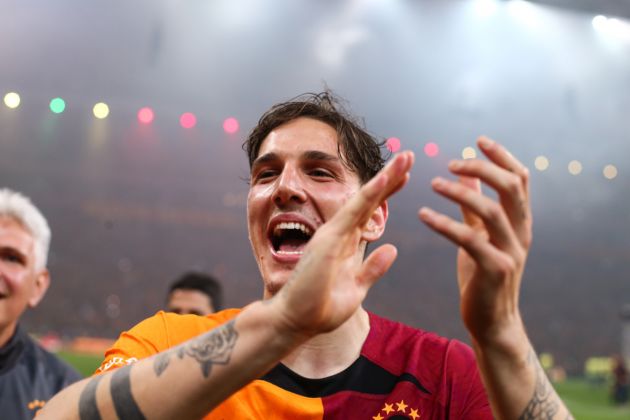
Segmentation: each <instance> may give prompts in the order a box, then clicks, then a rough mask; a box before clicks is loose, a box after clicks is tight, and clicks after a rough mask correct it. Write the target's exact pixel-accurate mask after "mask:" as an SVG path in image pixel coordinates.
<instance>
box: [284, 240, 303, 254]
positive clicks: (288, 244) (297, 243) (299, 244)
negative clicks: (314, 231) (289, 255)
mask: <svg viewBox="0 0 630 420" xmlns="http://www.w3.org/2000/svg"><path fill="white" fill-rule="evenodd" d="M304 245H306V242H304V241H302V240H300V239H285V240H284V241H282V243H281V244H280V247H279V248H278V250H279V251H283V252H296V251H301V250H302V249H304Z"/></svg>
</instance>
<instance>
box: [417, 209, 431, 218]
mask: <svg viewBox="0 0 630 420" xmlns="http://www.w3.org/2000/svg"><path fill="white" fill-rule="evenodd" d="M418 215H419V216H420V219H422V220H424V221H429V220H431V218H432V217H433V211H431V209H430V208H428V207H422V208H421V209H420V211H419V212H418Z"/></svg>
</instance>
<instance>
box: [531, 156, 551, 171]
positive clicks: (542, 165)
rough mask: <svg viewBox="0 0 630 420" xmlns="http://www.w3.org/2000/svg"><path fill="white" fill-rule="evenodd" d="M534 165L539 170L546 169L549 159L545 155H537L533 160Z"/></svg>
mask: <svg viewBox="0 0 630 420" xmlns="http://www.w3.org/2000/svg"><path fill="white" fill-rule="evenodd" d="M534 167H535V168H536V169H538V170H539V171H545V170H547V168H548V167H549V159H547V158H546V157H545V156H538V157H537V158H536V159H535V160H534Z"/></svg>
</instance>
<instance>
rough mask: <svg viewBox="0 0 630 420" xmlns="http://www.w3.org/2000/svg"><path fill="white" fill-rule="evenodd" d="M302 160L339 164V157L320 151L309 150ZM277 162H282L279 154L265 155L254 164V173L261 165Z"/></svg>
mask: <svg viewBox="0 0 630 420" xmlns="http://www.w3.org/2000/svg"><path fill="white" fill-rule="evenodd" d="M300 158H301V159H303V160H307V161H323V162H339V157H338V156H334V155H330V154H328V153H325V152H322V151H319V150H307V151H306V152H304V153H302V155H301V156H300ZM277 160H280V155H278V154H277V153H275V152H269V153H265V154H264V155H262V156H260V157H259V158H257V159H256V160H255V161H254V162H253V163H252V171H253V170H254V169H256V167H258V166H260V165H263V164H265V163H269V162H274V161H277Z"/></svg>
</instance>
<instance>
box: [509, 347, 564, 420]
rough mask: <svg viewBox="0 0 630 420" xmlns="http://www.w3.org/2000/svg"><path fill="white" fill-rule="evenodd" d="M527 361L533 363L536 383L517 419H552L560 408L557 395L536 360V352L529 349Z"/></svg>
mask: <svg viewBox="0 0 630 420" xmlns="http://www.w3.org/2000/svg"><path fill="white" fill-rule="evenodd" d="M527 363H528V364H532V363H533V364H535V369H536V385H535V388H534V395H533V396H532V399H531V400H529V403H528V404H527V407H525V411H523V414H521V415H520V416H519V420H543V419H544V420H552V419H553V417H554V416H555V415H556V414H557V413H558V410H559V409H560V404H559V401H558V397H557V396H556V395H555V394H554V392H553V388H552V387H551V384H550V383H549V380H548V379H547V376H546V375H545V372H544V371H543V369H542V367H541V366H540V363H539V362H538V358H537V357H536V353H535V352H534V351H533V350H531V349H530V351H529V354H528V355H527Z"/></svg>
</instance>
